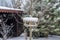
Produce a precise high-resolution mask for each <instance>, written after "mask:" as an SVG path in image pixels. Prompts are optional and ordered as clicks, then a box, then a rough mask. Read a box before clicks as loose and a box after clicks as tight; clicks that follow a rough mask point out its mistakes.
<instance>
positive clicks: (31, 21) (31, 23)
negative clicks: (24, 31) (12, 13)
mask: <svg viewBox="0 0 60 40" xmlns="http://www.w3.org/2000/svg"><path fill="white" fill-rule="evenodd" d="M23 22H24V26H26V27H29V30H30V40H31V37H32V30H31V29H32V28H33V27H37V26H38V18H36V17H24V18H23Z"/></svg>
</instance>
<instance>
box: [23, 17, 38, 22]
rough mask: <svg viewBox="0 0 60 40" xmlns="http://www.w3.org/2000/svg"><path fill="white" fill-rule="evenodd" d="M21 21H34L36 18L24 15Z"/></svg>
mask: <svg viewBox="0 0 60 40" xmlns="http://www.w3.org/2000/svg"><path fill="white" fill-rule="evenodd" d="M23 21H27V22H29V21H34V22H37V21H38V18H35V17H24V18H23Z"/></svg>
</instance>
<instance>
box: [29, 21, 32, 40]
mask: <svg viewBox="0 0 60 40" xmlns="http://www.w3.org/2000/svg"><path fill="white" fill-rule="evenodd" d="M29 25H31V22H30V23H29ZM31 29H32V27H31V26H30V28H29V30H30V40H31V38H32V30H31Z"/></svg>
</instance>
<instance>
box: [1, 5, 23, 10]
mask: <svg viewBox="0 0 60 40" xmlns="http://www.w3.org/2000/svg"><path fill="white" fill-rule="evenodd" d="M0 9H7V10H21V11H23V10H22V9H15V8H9V7H4V6H0Z"/></svg>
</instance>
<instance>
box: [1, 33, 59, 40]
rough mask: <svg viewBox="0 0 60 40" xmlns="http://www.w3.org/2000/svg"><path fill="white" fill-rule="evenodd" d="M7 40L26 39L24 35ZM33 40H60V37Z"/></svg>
mask: <svg viewBox="0 0 60 40" xmlns="http://www.w3.org/2000/svg"><path fill="white" fill-rule="evenodd" d="M0 40H2V39H1V38H0ZM7 40H25V37H24V34H22V35H21V36H19V37H15V38H9V39H7ZM27 40H29V37H28V38H27ZM32 40H60V36H54V35H53V36H49V37H48V38H37V39H36V38H35V39H33V38H32Z"/></svg>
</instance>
